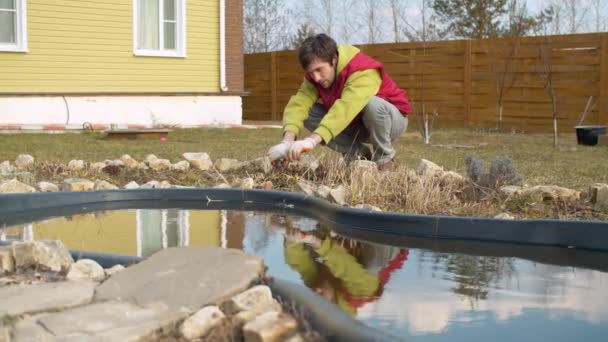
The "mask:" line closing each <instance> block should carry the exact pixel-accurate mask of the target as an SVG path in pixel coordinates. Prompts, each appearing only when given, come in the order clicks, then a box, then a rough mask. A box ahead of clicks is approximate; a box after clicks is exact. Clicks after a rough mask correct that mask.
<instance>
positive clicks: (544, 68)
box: [538, 36, 557, 147]
mask: <svg viewBox="0 0 608 342" xmlns="http://www.w3.org/2000/svg"><path fill="white" fill-rule="evenodd" d="M551 51H552V47H551V42H550V40H549V37H548V36H545V37H544V38H543V40H542V41H541V42H540V44H539V46H538V59H539V62H540V70H539V76H540V79H541V80H542V82H543V88H544V89H545V92H546V93H547V95H548V96H549V99H550V100H551V112H552V117H553V147H557V97H556V96H555V88H554V87H553V68H552V60H551V59H552V57H551Z"/></svg>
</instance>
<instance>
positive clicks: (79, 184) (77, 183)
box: [61, 178, 95, 191]
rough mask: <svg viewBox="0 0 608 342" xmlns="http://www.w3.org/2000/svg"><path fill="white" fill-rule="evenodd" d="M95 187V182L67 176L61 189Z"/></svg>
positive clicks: (88, 188) (76, 189) (73, 189)
mask: <svg viewBox="0 0 608 342" xmlns="http://www.w3.org/2000/svg"><path fill="white" fill-rule="evenodd" d="M94 188H95V183H93V182H91V181H90V180H87V179H81V178H68V179H65V180H64V181H63V186H62V187H61V190H62V191H91V190H93V189H94Z"/></svg>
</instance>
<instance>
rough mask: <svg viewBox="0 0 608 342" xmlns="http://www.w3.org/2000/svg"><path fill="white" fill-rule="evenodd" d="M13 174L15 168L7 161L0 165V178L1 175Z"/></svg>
mask: <svg viewBox="0 0 608 342" xmlns="http://www.w3.org/2000/svg"><path fill="white" fill-rule="evenodd" d="M13 172H15V168H14V167H13V166H12V165H11V162H9V161H8V160H5V161H3V162H2V163H0V176H1V175H10V174H12V173H13Z"/></svg>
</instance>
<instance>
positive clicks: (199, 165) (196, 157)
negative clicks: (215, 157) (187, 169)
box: [182, 152, 213, 171]
mask: <svg viewBox="0 0 608 342" xmlns="http://www.w3.org/2000/svg"><path fill="white" fill-rule="evenodd" d="M182 156H183V157H184V159H186V160H187V161H188V162H189V163H190V165H192V167H193V168H195V169H198V170H202V171H207V170H209V169H211V167H212V166H213V162H212V161H211V158H209V155H208V154H207V153H205V152H199V153H197V152H186V153H184V154H183V155H182Z"/></svg>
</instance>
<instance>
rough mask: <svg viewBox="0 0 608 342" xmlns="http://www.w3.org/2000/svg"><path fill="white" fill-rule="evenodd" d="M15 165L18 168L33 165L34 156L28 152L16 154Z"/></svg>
mask: <svg viewBox="0 0 608 342" xmlns="http://www.w3.org/2000/svg"><path fill="white" fill-rule="evenodd" d="M15 165H16V166H17V168H19V169H27V168H29V167H31V166H32V165H34V157H32V156H30V155H29V154H20V155H18V156H17V159H15Z"/></svg>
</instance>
